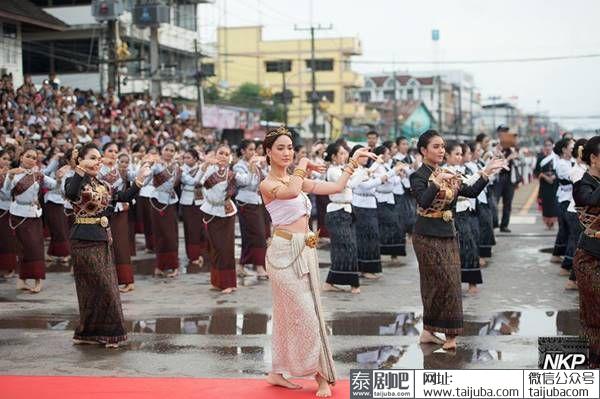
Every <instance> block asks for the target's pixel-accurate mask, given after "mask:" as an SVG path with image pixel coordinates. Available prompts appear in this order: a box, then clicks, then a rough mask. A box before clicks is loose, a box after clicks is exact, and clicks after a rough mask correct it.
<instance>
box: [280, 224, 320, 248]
mask: <svg viewBox="0 0 600 399" xmlns="http://www.w3.org/2000/svg"><path fill="white" fill-rule="evenodd" d="M319 232H320V230H317V232H316V233H313V232H312V231H309V232H308V233H307V234H306V238H305V239H304V244H305V245H306V246H307V247H309V248H316V247H317V244H318V243H319ZM273 235H274V236H277V237H281V238H283V239H284V240H288V241H291V240H292V237H294V234H293V233H290V232H289V231H287V230H281V229H275V231H273Z"/></svg>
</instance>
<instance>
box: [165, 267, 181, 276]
mask: <svg viewBox="0 0 600 399" xmlns="http://www.w3.org/2000/svg"><path fill="white" fill-rule="evenodd" d="M178 275H179V268H177V269H173V271H172V272H171V273H168V274H167V277H169V278H175V277H177V276H178Z"/></svg>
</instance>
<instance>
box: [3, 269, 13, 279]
mask: <svg viewBox="0 0 600 399" xmlns="http://www.w3.org/2000/svg"><path fill="white" fill-rule="evenodd" d="M14 276H15V271H14V270H11V271H9V272H8V273H6V274H5V275H4V278H13V277H14Z"/></svg>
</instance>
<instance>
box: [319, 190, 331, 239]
mask: <svg viewBox="0 0 600 399" xmlns="http://www.w3.org/2000/svg"><path fill="white" fill-rule="evenodd" d="M316 197H317V228H318V229H319V231H320V232H319V236H321V237H329V230H327V223H326V222H325V217H326V216H327V204H329V203H330V202H331V201H330V200H329V196H328V195H317V196H316Z"/></svg>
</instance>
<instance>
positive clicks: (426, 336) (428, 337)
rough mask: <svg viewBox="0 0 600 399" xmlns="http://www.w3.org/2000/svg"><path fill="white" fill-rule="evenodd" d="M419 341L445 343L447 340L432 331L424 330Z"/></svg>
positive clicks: (423, 342)
mask: <svg viewBox="0 0 600 399" xmlns="http://www.w3.org/2000/svg"><path fill="white" fill-rule="evenodd" d="M419 343H421V344H436V345H443V344H444V343H445V341H444V340H443V339H441V338H439V337H437V336H436V335H435V334H434V333H432V332H431V331H427V330H423V332H422V333H421V337H420V338H419Z"/></svg>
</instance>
